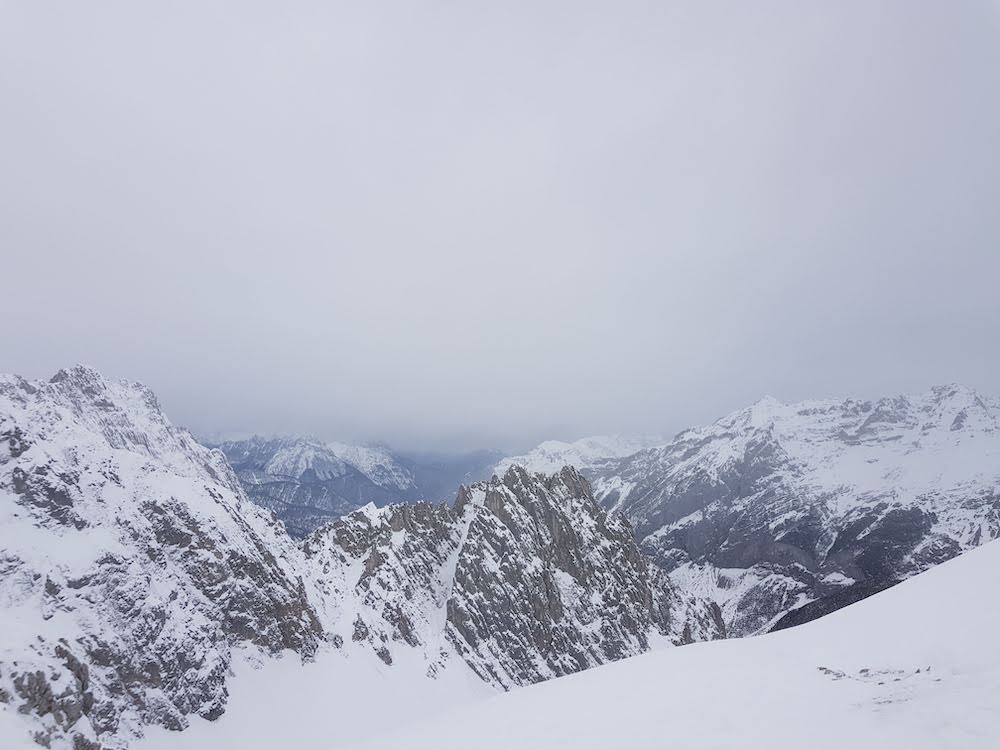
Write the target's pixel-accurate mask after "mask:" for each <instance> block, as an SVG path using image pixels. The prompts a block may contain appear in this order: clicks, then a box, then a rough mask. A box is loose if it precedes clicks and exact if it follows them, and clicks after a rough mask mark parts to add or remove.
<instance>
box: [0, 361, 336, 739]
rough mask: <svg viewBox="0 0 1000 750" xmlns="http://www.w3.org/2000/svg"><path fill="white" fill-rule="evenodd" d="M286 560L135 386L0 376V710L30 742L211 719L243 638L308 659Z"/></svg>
mask: <svg viewBox="0 0 1000 750" xmlns="http://www.w3.org/2000/svg"><path fill="white" fill-rule="evenodd" d="M298 556H299V552H298V551H297V550H296V549H295V548H294V546H293V545H292V544H291V543H290V541H289V540H288V538H287V536H286V535H285V534H284V532H283V530H282V529H281V527H280V526H278V525H276V524H275V523H274V522H273V521H272V520H271V519H270V518H268V517H267V515H266V514H265V513H264V512H263V511H261V510H259V509H257V508H256V507H255V506H254V505H252V504H251V503H249V502H248V501H247V500H246V497H245V496H244V494H243V493H242V491H241V489H240V486H239V484H238V482H237V481H236V477H235V476H234V475H233V473H232V471H231V469H230V468H229V466H228V464H227V463H226V461H225V458H224V457H223V456H222V454H221V453H219V452H217V451H211V450H208V449H206V448H204V447H202V446H200V445H198V444H197V443H196V442H195V441H194V440H193V439H192V438H191V437H190V435H188V434H187V433H186V432H185V431H183V430H179V429H177V428H175V427H173V426H172V425H171V424H170V423H169V422H168V421H167V420H166V419H165V418H164V417H163V415H162V413H161V412H160V410H159V407H158V405H157V403H156V399H155V397H154V396H153V394H152V393H151V392H150V391H149V390H147V389H146V388H144V387H143V386H141V385H138V384H135V383H125V382H121V383H110V382H107V381H105V380H104V379H103V378H102V377H101V376H100V375H99V374H98V373H96V372H95V371H93V370H90V369H87V368H83V367H76V368H73V369H71V370H63V371H60V372H59V373H57V374H56V376H55V377H53V378H52V380H51V381H49V382H28V381H26V380H23V379H21V378H18V377H16V376H9V375H5V376H0V700H3V701H4V702H6V703H8V704H9V706H10V707H11V708H16V710H17V711H19V712H20V713H22V714H24V715H26V716H28V717H29V718H30V719H31V720H32V722H33V726H34V729H33V731H34V733H35V735H36V737H37V739H38V742H39V743H41V744H45V745H46V746H48V745H51V746H52V747H66V746H70V745H72V747H74V748H93V747H97V744H96V743H98V742H99V743H100V744H101V745H102V746H104V747H117V746H119V745H122V744H124V743H125V742H126V741H127V739H128V738H129V737H132V736H135V735H137V734H139V733H141V728H142V726H143V725H146V724H160V725H163V726H166V727H170V728H177V729H180V728H182V727H184V726H185V725H186V723H187V720H188V719H187V717H188V716H190V715H192V714H195V715H198V716H203V717H207V718H213V717H216V716H218V715H219V714H221V713H222V712H223V710H224V709H225V705H226V697H227V688H226V675H227V672H228V668H229V661H230V655H231V650H232V648H233V647H234V646H235V645H237V644H247V645H250V646H252V647H256V648H259V649H261V650H262V651H264V652H267V653H276V652H279V651H283V650H286V649H291V650H293V651H295V652H297V653H298V654H299V655H300V656H301V657H302V658H308V657H310V656H311V655H312V654H313V653H314V651H315V650H316V648H317V645H318V642H319V639H320V633H321V626H320V623H319V621H318V619H317V617H316V614H315V612H314V610H313V609H312V607H311V606H310V604H309V601H308V599H307V594H306V590H305V586H304V584H303V582H302V580H301V579H300V578H299V576H298V572H297V570H296V566H295V564H294V561H295V559H296V558H297V557H298Z"/></svg>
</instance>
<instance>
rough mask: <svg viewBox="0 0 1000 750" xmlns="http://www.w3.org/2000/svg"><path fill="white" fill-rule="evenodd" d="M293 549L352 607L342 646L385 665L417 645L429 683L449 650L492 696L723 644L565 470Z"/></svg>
mask: <svg viewBox="0 0 1000 750" xmlns="http://www.w3.org/2000/svg"><path fill="white" fill-rule="evenodd" d="M305 551H306V554H307V556H308V557H309V558H310V560H311V561H312V564H313V565H314V566H315V568H316V572H315V574H314V577H315V578H316V579H317V580H321V581H325V582H327V584H328V585H329V586H330V588H329V589H328V595H329V597H330V598H331V599H335V600H338V601H341V602H351V601H352V599H353V600H354V603H352V604H350V605H348V606H347V607H346V609H345V612H346V613H347V616H348V617H351V618H353V620H350V621H344V622H342V624H341V626H340V631H341V632H342V634H343V635H342V637H345V638H346V637H350V638H351V639H352V640H354V641H364V642H369V643H371V644H372V646H373V647H374V648H375V649H376V651H377V652H378V653H379V655H380V656H381V657H382V659H383V660H384V661H385V662H386V663H392V659H393V653H394V652H395V651H396V650H397V649H399V648H405V647H406V646H411V647H416V648H419V649H421V650H422V651H423V652H424V653H425V654H426V656H427V659H428V668H429V671H430V672H431V673H433V672H434V671H435V669H436V668H437V666H439V665H440V664H441V663H442V661H443V660H445V659H447V658H449V656H450V655H451V654H453V653H457V654H458V655H460V656H461V657H462V658H463V659H465V661H466V662H467V663H468V664H469V665H470V666H471V667H472V668H473V669H474V670H475V671H476V673H477V674H479V675H480V676H481V677H482V678H483V679H484V680H487V681H488V682H490V683H492V684H495V685H497V686H499V687H503V688H508V687H511V686H515V685H524V684H528V683H532V682H538V681H540V680H544V679H548V678H550V677H557V676H559V675H563V674H569V673H572V672H577V671H579V670H581V669H586V668H587V667H590V666H594V665H597V664H603V663H605V662H608V661H613V660H615V659H620V658H622V657H625V656H629V655H633V654H637V653H641V652H644V651H646V650H648V649H649V648H650V647H651V646H652V645H665V644H681V643H688V642H691V641H694V640H705V639H711V638H718V637H722V636H723V628H722V625H721V617H720V613H719V611H718V609H717V607H715V606H714V605H712V604H709V603H706V602H703V601H700V600H697V599H694V598H692V597H686V596H683V595H681V594H680V593H679V592H678V591H677V590H676V589H675V588H674V587H673V586H672V585H671V584H670V582H669V580H668V579H667V577H666V576H665V575H664V574H663V573H662V571H660V570H659V569H658V568H656V567H655V566H652V565H650V563H649V562H648V561H647V560H646V559H645V558H644V557H643V556H642V554H641V553H640V552H639V548H638V546H637V544H636V543H635V540H634V537H633V534H632V530H631V528H630V527H629V525H628V523H627V522H625V521H624V520H623V519H621V518H620V517H617V516H609V515H608V514H606V513H605V512H604V511H602V510H601V509H600V508H599V507H598V505H597V504H596V503H595V502H594V499H593V495H592V493H591V489H590V486H589V484H588V483H587V481H586V480H585V479H583V477H581V476H580V475H579V474H578V473H577V472H576V471H575V470H574V469H571V468H564V469H563V470H562V471H561V472H559V473H558V474H555V475H551V476H548V477H544V476H541V475H531V474H528V473H527V472H526V471H525V470H523V469H521V468H519V467H513V468H511V469H509V470H508V471H507V472H506V473H505V474H504V476H503V478H494V479H492V480H491V481H489V482H484V483H479V484H476V485H473V486H472V487H471V488H469V489H465V488H463V489H462V490H461V491H460V493H459V496H458V498H457V500H456V502H455V505H454V507H453V508H450V507H448V506H447V505H444V504H442V505H438V506H434V505H430V504H427V503H418V504H415V505H395V506H391V507H388V508H383V509H376V508H374V507H371V506H370V507H368V508H365V509H363V510H361V511H357V512H355V513H353V514H352V515H350V516H348V517H347V518H344V519H341V520H339V521H336V522H334V523H333V524H331V525H329V526H327V527H324V528H323V529H320V530H319V531H317V532H316V533H315V534H314V535H313V536H311V537H310V538H309V539H308V540H307V541H306V543H305ZM348 626H349V627H348Z"/></svg>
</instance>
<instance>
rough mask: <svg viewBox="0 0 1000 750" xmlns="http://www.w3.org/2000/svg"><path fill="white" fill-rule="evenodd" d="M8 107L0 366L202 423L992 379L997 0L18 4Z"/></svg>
mask: <svg viewBox="0 0 1000 750" xmlns="http://www.w3.org/2000/svg"><path fill="white" fill-rule="evenodd" d="M369 6H370V7H369ZM539 6H540V7H539ZM0 92H2V94H3V96H2V97H0V115H2V117H0V122H2V125H0V128H2V132H3V137H2V138H0V246H2V258H3V260H2V266H0V269H2V278H3V280H4V284H3V298H4V301H5V315H4V321H3V323H2V325H0V369H2V370H4V371H15V372H19V373H21V374H24V375H27V376H30V377H47V376H49V375H51V373H52V372H54V371H55V370H56V369H58V368H59V367H61V366H65V365H68V364H72V363H75V362H86V363H90V364H93V365H95V366H97V367H99V368H100V369H102V370H103V371H105V372H106V373H107V374H109V375H112V376H116V377H119V376H120V377H129V378H131V379H138V380H143V381H144V382H147V383H148V384H149V385H151V386H152V387H153V388H154V389H155V390H156V391H157V392H158V393H159V394H160V397H161V401H162V402H163V404H164V407H165V408H166V409H167V411H168V413H169V414H170V415H171V416H172V417H173V418H174V420H175V421H177V422H180V423H183V424H187V425H188V426H190V427H192V428H194V429H196V430H198V431H200V432H203V433H215V432H248V431H266V432H287V431H292V432H312V433H317V434H320V435H326V436H330V437H339V438H344V439H373V438H383V439H387V440H390V441H393V442H396V443H398V444H401V445H405V446H411V447H460V446H472V445H492V446H501V447H519V446H523V445H527V444H530V443H532V442H534V441H537V440H539V439H542V438H546V437H561V438H574V437H578V436H580V435H585V434H590V433H604V432H643V433H669V432H673V431H675V430H677V429H680V428H682V427H684V426H687V425H688V424H694V423H701V422H705V421H708V420H710V419H712V418H714V417H716V416H718V415H720V414H722V413H724V412H726V411H728V410H730V409H732V408H736V407H739V406H741V405H744V404H745V403H748V402H750V401H753V400H754V399H756V398H758V397H759V396H761V395H763V394H765V393H769V394H772V395H774V396H776V397H778V398H782V399H798V398H804V397H811V396H823V395H840V394H850V393H856V394H859V395H864V396H877V395H881V394H884V393H895V392H899V391H908V390H919V389H923V388H924V387H926V386H927V385H929V384H931V383H935V382H947V381H956V380H957V381H962V382H965V383H968V384H969V385H972V386H975V387H978V388H981V389H983V390H984V391H988V392H993V393H1000V377H998V375H997V373H998V372H1000V347H998V346H997V344H996V341H997V334H998V323H1000V294H998V278H1000V253H998V240H1000V211H998V210H997V206H998V204H1000V148H997V145H996V143H997V133H1000V10H998V6H997V4H996V3H988V2H966V3H912V2H891V1H889V2H879V3H860V2H858V3H801V2H774V3H767V2H766V3H753V4H750V3H736V2H733V3H711V2H709V3H669V4H667V3H648V4H647V3H604V4H602V3H585V4H580V3H569V2H567V3H545V4H537V3H524V4H521V3H501V4H489V5H485V4H484V5H480V4H468V3H466V4H458V3H455V4H452V3H387V4H385V3H380V4H377V5H372V4H360V5H359V4H343V5H335V4H331V3H310V2H302V1H300V0H293V2H289V3H268V4H256V3H235V2H233V3H221V2H215V1H214V0H210V1H209V2H181V3H171V4H166V5H160V6H157V7H153V6H150V5H149V4H143V3H140V4H136V3H129V2H110V3H102V4H100V5H99V6H93V5H90V6H84V5H79V6H72V7H71V6H66V5H63V4H57V3H27V2H25V3H16V4H14V3H8V4H6V6H5V7H4V8H3V9H2V10H0Z"/></svg>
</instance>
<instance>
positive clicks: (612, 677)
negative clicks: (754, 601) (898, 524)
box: [206, 543, 1000, 750]
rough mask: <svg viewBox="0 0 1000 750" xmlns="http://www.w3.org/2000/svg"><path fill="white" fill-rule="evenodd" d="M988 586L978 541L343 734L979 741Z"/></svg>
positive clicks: (972, 749) (658, 743) (903, 745)
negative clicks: (771, 620)
mask: <svg viewBox="0 0 1000 750" xmlns="http://www.w3.org/2000/svg"><path fill="white" fill-rule="evenodd" d="M998 587H1000V543H991V544H987V545H985V546H984V547H983V548H981V549H978V550H974V551H972V552H968V553H967V554H964V555H962V556H961V557H960V558H958V559H955V560H952V561H950V562H947V563H945V564H943V565H941V566H940V567H937V568H935V569H933V570H929V571H927V572H925V573H922V574H921V575H918V576H916V577H915V578H912V579H910V580H908V581H906V582H904V583H902V584H900V585H899V586H897V587H895V588H893V589H890V590H888V591H884V592H882V593H880V594H876V595H875V596H873V597H871V598H869V599H867V600H865V601H863V602H860V603H858V604H856V605H854V606H852V607H849V608H847V609H843V610H840V611H839V612H835V613H833V614H831V615H829V616H828V617H825V618H824V619H822V620H818V621H816V622H811V623H809V624H807V625H803V626H801V627H798V628H793V629H791V630H785V631H782V632H780V633H774V634H771V635H766V636H762V637H760V638H747V639H735V640H728V641H721V642H717V643H701V644H696V645H694V646H691V647H688V648H682V649H672V650H669V651H660V652H653V653H649V654H644V655H642V656H637V657H634V658H632V659H625V660H623V661H620V662H617V663H616V664H611V665H608V666H604V667H599V668H597V669H591V670H588V671H586V672H583V673H581V674H577V675H571V676H569V677H566V678H564V679H560V680H553V681H551V682H546V683H543V684H541V685H533V686H531V687H527V688H524V689H522V690H516V691H513V692H510V693H507V694H504V695H498V696H495V697H492V698H486V699H480V700H476V701H471V702H469V703H466V704H465V705H462V706H459V707H456V708H454V709H452V710H443V711H440V712H438V713H437V714H435V715H433V716H431V717H428V718H425V719H424V720H422V721H420V722H417V723H415V724H411V725H408V726H406V727H404V728H402V729H397V730H395V731H392V732H388V733H376V734H375V735H374V736H373V737H371V739H370V740H368V741H367V742H365V743H364V744H361V745H351V747H352V748H353V750H362V748H364V750H377V749H378V750H381V749H382V748H397V747H398V748H401V747H405V748H408V749H409V750H464V748H468V747H470V746H474V747H476V748H477V750H508V749H509V748H520V749H521V750H550V748H573V749H574V750H606V748H618V747H623V748H624V747H627V748H663V747H696V748H712V749H713V750H723V749H726V748H752V749H754V750H756V749H757V748H791V747H802V746H807V747H810V748H817V750H842V748H865V749H866V750H867V749H869V748H878V749H879V750H992V748H995V747H996V746H997V738H998V737H1000V711H998V710H997V707H998V706H1000V648H997V646H996V634H997V633H998V632H1000V600H998V598H997V597H996V596H994V595H992V593H987V592H995V591H997V589H998ZM470 738H474V740H471V739H470ZM206 747H207V746H206ZM250 750H254V749H253V748H250Z"/></svg>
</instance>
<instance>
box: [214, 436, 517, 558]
mask: <svg viewBox="0 0 1000 750" xmlns="http://www.w3.org/2000/svg"><path fill="white" fill-rule="evenodd" d="M216 447H218V448H219V449H220V450H221V451H222V452H223V453H224V454H225V455H226V458H227V459H228V460H229V463H230V464H231V465H232V466H233V468H234V469H235V470H236V474H237V476H238V477H239V479H240V482H241V483H242V485H243V487H244V489H245V490H246V492H247V495H248V496H249V497H250V499H251V500H253V501H254V502H255V503H257V504H258V505H260V506H261V507H264V508H267V509H268V510H270V511H272V512H273V513H274V514H275V516H277V517H278V518H279V519H281V520H282V521H283V522H284V524H285V527H286V528H287V529H288V532H289V533H290V534H291V535H292V536H294V537H298V538H302V537H305V536H306V535H307V534H309V533H310V532H312V531H315V530H316V529H317V528H319V527H320V526H322V525H323V524H324V523H328V522H329V521H332V520H333V519H336V518H339V517H341V516H343V515H346V514H348V513H350V512H351V511H353V510H356V509H358V508H361V507H363V506H365V505H367V504H368V503H373V504H374V505H376V506H378V507H382V506H385V505H388V504H390V503H400V502H404V503H408V502H416V501H418V500H428V501H433V502H439V501H441V500H444V499H450V498H453V497H454V495H455V493H456V492H457V491H458V487H459V485H461V484H471V483H472V482H477V481H480V480H483V479H488V478H489V477H490V475H491V474H492V471H493V467H494V465H495V464H496V463H497V461H498V460H499V459H500V458H501V456H502V455H503V454H502V453H501V452H500V451H490V450H483V451H475V452H469V453H462V454H455V455H447V454H433V453H429V454H405V453H397V452H394V451H392V450H391V449H390V448H389V447H388V446H386V445H384V444H370V445H349V444H345V443H337V442H324V441H321V440H318V439H316V438H310V437H283V438H263V437H252V438H249V439H246V440H237V441H228V442H223V443H219V444H218V445H217V446H216Z"/></svg>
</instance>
